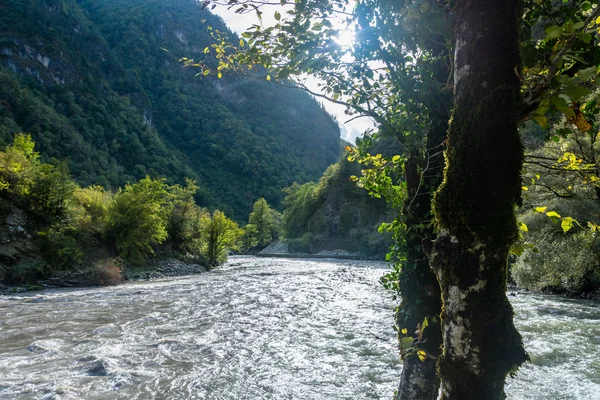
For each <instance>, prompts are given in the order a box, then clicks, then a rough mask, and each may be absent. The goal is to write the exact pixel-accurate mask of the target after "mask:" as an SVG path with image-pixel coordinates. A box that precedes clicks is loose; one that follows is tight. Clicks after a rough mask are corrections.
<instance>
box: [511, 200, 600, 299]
mask: <svg viewBox="0 0 600 400" xmlns="http://www.w3.org/2000/svg"><path fill="white" fill-rule="evenodd" d="M548 209H551V210H553V211H555V212H557V213H558V214H559V215H570V216H572V217H573V218H575V219H579V220H581V221H585V220H586V218H589V217H590V216H600V205H598V203H597V201H595V200H573V199H572V200H560V201H559V200H554V201H552V202H550V203H548ZM521 221H522V222H524V223H525V224H526V225H527V227H528V233H527V236H526V237H527V241H528V242H530V243H531V244H533V245H534V246H535V250H534V251H526V252H525V253H524V254H523V255H521V256H520V257H519V258H518V259H517V260H516V262H515V264H514V265H513V266H512V270H511V273H512V276H513V278H514V279H515V281H516V283H517V285H518V286H520V287H522V288H527V289H532V290H552V291H558V292H564V291H566V292H571V293H586V292H591V291H593V290H594V289H595V288H598V287H600V268H598V263H599V260H598V254H600V240H598V237H597V235H598V234H597V233H596V232H592V231H590V229H589V228H588V227H587V226H584V227H580V226H577V225H576V226H574V227H573V228H571V229H570V230H569V231H568V232H564V231H563V229H562V227H561V223H560V221H555V222H553V221H552V220H550V219H549V218H548V217H547V216H546V215H545V214H543V213H539V212H536V211H535V210H530V211H528V212H526V213H524V214H523V215H522V216H521Z"/></svg>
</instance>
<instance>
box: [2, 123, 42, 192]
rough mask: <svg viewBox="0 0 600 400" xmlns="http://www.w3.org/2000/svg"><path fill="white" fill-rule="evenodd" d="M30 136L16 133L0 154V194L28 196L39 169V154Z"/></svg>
mask: <svg viewBox="0 0 600 400" xmlns="http://www.w3.org/2000/svg"><path fill="white" fill-rule="evenodd" d="M34 148H35V143H34V142H33V140H32V139H31V135H30V134H25V133H18V134H16V135H15V137H14V139H13V142H12V144H10V145H9V146H8V147H7V148H6V150H5V151H3V152H1V153H0V193H2V192H4V193H10V194H11V195H12V196H17V197H19V196H26V195H29V193H30V191H31V187H32V185H33V183H34V181H35V175H36V173H37V170H38V167H39V164H40V162H39V153H38V152H36V151H35V150H34Z"/></svg>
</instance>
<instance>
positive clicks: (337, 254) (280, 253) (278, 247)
mask: <svg viewBox="0 0 600 400" xmlns="http://www.w3.org/2000/svg"><path fill="white" fill-rule="evenodd" d="M256 256H257V257H283V258H337V259H344V260H379V259H377V258H374V257H364V256H362V255H361V254H359V253H351V252H349V251H346V250H323V251H320V252H318V253H292V252H290V251H289V246H288V244H287V243H285V242H282V241H280V240H276V241H274V242H273V243H271V244H269V245H268V246H267V247H265V248H264V249H262V250H261V251H259V252H258V253H257V254H256Z"/></svg>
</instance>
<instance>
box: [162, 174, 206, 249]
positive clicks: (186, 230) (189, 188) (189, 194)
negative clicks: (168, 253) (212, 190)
mask: <svg viewBox="0 0 600 400" xmlns="http://www.w3.org/2000/svg"><path fill="white" fill-rule="evenodd" d="M198 189H199V188H198V186H197V185H196V182H195V181H193V180H191V179H186V185H185V186H181V185H173V186H171V187H170V188H169V193H170V196H171V199H170V202H171V212H170V214H169V219H168V223H167V232H168V234H169V239H170V240H171V242H172V243H173V249H174V250H176V251H177V250H181V249H183V248H185V247H186V245H187V243H188V242H189V241H190V240H193V238H194V236H195V232H194V230H193V229H192V228H191V227H190V224H192V223H193V221H194V216H195V212H194V211H195V208H196V207H197V206H196V203H195V201H194V195H195V194H196V192H197V191H198Z"/></svg>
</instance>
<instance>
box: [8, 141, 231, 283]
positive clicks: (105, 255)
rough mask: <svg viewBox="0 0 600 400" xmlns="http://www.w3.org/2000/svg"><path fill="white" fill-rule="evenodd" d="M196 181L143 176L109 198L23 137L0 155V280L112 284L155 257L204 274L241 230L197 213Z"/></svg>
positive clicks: (227, 221) (205, 213)
mask: <svg viewBox="0 0 600 400" xmlns="http://www.w3.org/2000/svg"><path fill="white" fill-rule="evenodd" d="M197 190H198V186H196V184H195V182H193V181H191V180H187V181H186V184H185V186H182V185H179V184H175V185H168V184H167V183H166V182H165V179H164V178H161V179H151V178H150V177H148V176H146V177H145V178H142V179H140V180H138V181H137V182H135V183H132V184H127V185H125V187H124V188H120V189H119V190H117V191H116V192H111V191H108V190H106V189H104V188H103V187H101V186H90V187H87V188H82V187H79V186H78V185H77V184H76V183H75V182H74V181H73V179H72V177H71V176H70V172H69V169H68V166H67V164H66V163H65V162H55V163H53V164H48V163H43V162H41V161H40V154H39V153H38V152H37V151H35V143H34V142H33V141H32V139H31V135H29V134H22V133H20V134H17V135H16V136H15V138H14V141H13V143H12V144H10V145H9V146H7V148H6V150H5V151H2V152H0V218H2V220H3V223H2V228H1V229H0V232H1V235H2V246H1V248H0V262H1V263H2V268H1V269H0V281H5V282H8V283H13V284H14V283H25V284H30V283H33V282H36V281H37V280H39V279H44V278H48V277H53V276H57V275H60V274H61V273H62V274H64V273H70V274H73V273H76V274H79V275H83V276H85V278H84V279H85V280H84V281H83V282H82V283H84V284H116V283H119V282H120V281H121V279H122V277H121V274H122V267H123V265H126V266H133V267H141V266H143V265H144V264H145V263H146V262H147V261H148V259H149V258H150V257H153V256H155V255H156V253H155V251H156V250H157V249H158V248H159V246H160V245H162V247H161V248H160V249H161V251H162V252H167V253H168V254H171V255H177V256H179V257H187V258H188V259H190V261H194V262H198V263H201V264H203V265H206V266H207V267H209V268H212V267H215V266H217V265H219V264H222V263H223V262H224V261H226V260H227V255H228V254H229V251H230V250H235V249H237V244H238V239H239V237H240V236H241V234H242V230H241V229H240V228H239V227H238V226H237V224H236V223H235V222H234V221H232V220H230V219H229V218H227V217H226V216H225V215H224V214H223V213H222V212H221V211H219V210H215V211H214V212H213V213H210V212H209V211H208V210H206V209H204V208H201V207H198V206H197V205H196V203H195V201H194V198H193V196H194V194H195V193H196V191H197Z"/></svg>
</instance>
